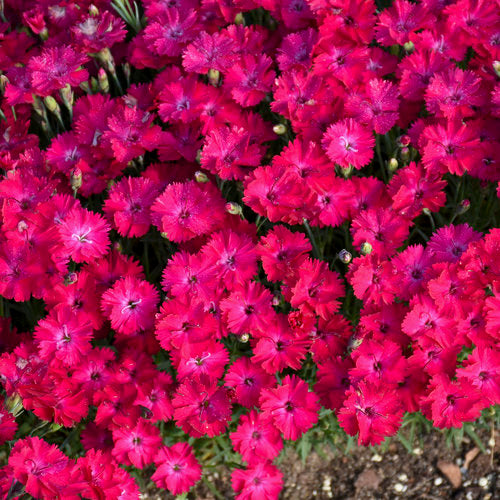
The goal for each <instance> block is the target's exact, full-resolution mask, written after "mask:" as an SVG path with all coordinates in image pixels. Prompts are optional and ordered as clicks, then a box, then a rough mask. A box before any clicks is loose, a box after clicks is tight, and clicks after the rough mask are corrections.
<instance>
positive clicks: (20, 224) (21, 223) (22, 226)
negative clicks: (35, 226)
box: [17, 220, 28, 233]
mask: <svg viewBox="0 0 500 500" xmlns="http://www.w3.org/2000/svg"><path fill="white" fill-rule="evenodd" d="M27 229H28V224H26V221H24V220H20V221H19V222H18V223H17V230H18V231H19V232H20V233H24V231H26V230H27Z"/></svg>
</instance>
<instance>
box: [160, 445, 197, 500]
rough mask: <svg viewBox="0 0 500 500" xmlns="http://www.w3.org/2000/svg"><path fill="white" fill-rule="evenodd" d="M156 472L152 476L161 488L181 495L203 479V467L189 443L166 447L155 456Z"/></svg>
mask: <svg viewBox="0 0 500 500" xmlns="http://www.w3.org/2000/svg"><path fill="white" fill-rule="evenodd" d="M155 465H156V471H155V473H154V474H153V475H152V476H151V479H152V480H153V481H154V482H155V484H156V486H158V487H159V488H164V489H167V490H168V491H170V493H172V495H180V494H181V493H186V492H188V491H189V490H190V488H191V486H193V485H194V484H195V483H196V482H197V481H199V480H200V479H201V467H200V464H199V463H198V461H197V460H196V457H195V456H194V454H193V450H192V448H191V446H189V445H188V444H187V443H176V444H174V445H173V446H170V447H167V446H164V447H163V448H161V449H160V450H159V451H158V453H157V454H156V456H155Z"/></svg>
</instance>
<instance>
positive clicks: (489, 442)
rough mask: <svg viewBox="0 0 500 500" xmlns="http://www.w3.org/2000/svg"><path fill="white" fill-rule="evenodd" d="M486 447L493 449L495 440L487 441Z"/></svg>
mask: <svg viewBox="0 0 500 500" xmlns="http://www.w3.org/2000/svg"><path fill="white" fill-rule="evenodd" d="M488 446H489V447H490V448H494V447H495V440H494V439H493V438H490V439H489V440H488Z"/></svg>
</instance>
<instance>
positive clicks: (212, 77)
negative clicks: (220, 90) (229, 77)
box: [208, 69, 220, 87]
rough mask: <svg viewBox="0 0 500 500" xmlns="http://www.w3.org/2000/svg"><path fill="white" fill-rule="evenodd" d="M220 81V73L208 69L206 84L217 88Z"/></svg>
mask: <svg viewBox="0 0 500 500" xmlns="http://www.w3.org/2000/svg"><path fill="white" fill-rule="evenodd" d="M219 80H220V71H219V70H217V69H209V70H208V82H209V83H210V85H213V86H214V87H217V85H219Z"/></svg>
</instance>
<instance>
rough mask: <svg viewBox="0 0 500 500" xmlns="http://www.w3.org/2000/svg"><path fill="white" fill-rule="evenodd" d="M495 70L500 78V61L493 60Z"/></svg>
mask: <svg viewBox="0 0 500 500" xmlns="http://www.w3.org/2000/svg"><path fill="white" fill-rule="evenodd" d="M493 70H494V71H495V73H496V74H497V76H498V77H499V78H500V61H493Z"/></svg>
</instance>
